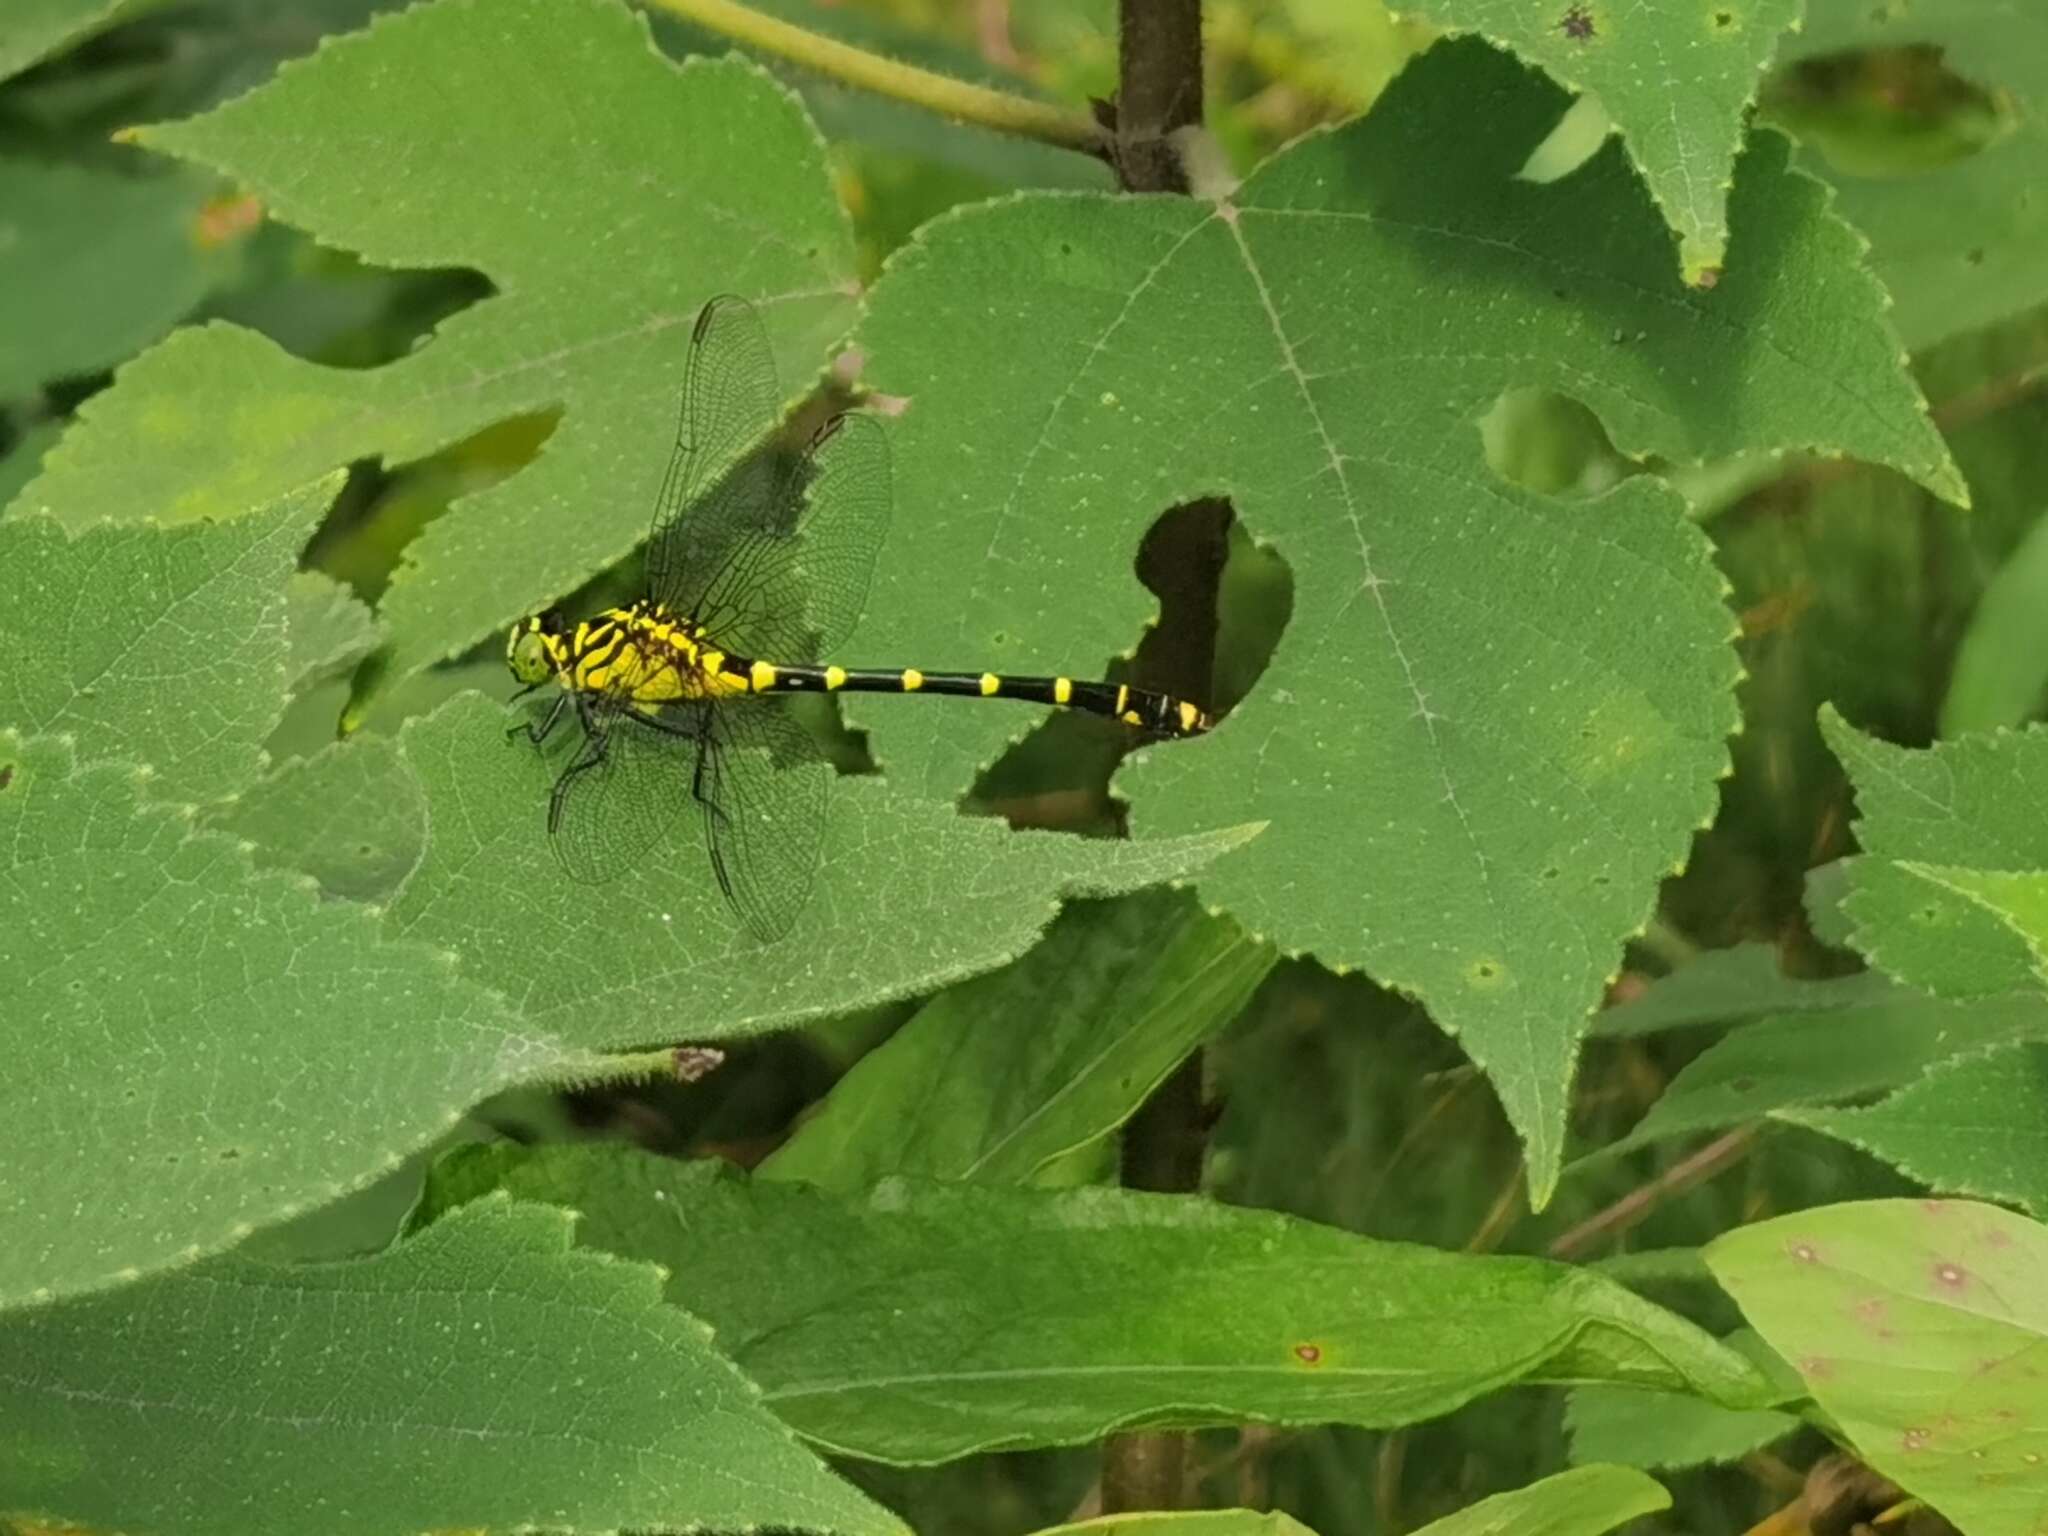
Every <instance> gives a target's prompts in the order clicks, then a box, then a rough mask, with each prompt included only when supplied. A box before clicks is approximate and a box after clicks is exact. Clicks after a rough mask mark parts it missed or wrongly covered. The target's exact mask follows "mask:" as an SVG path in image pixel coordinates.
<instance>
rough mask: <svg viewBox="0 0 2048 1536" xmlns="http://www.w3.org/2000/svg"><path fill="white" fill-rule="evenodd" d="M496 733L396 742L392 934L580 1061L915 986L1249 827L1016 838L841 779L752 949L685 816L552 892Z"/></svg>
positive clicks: (434, 723) (531, 764)
mask: <svg viewBox="0 0 2048 1536" xmlns="http://www.w3.org/2000/svg"><path fill="white" fill-rule="evenodd" d="M912 707H917V706H915V705H913V706H912ZM512 723H513V716H512V715H511V713H510V712H508V711H507V710H505V709H504V708H503V707H502V706H500V705H496V704H493V703H491V702H490V701H489V700H487V699H484V698H483V697H481V696H480V695H477V694H474V693H469V694H463V695H461V696H460V697H458V698H456V699H454V700H452V701H451V702H450V703H448V704H447V705H446V706H444V707H443V708H441V709H439V710H437V711H436V712H435V713H434V714H432V715H431V716H429V717H427V718H426V719H424V720H417V721H413V722H411V723H409V724H408V725H407V726H406V728H405V730H404V733H403V734H402V736H401V737H400V748H401V750H402V751H403V753H404V755H405V759H406V761H407V762H408V763H409V764H410V765H411V767H412V769H413V772H414V773H415V774H416V775H417V776H418V780H419V783H420V785H421V787H422V789H423V790H424V791H425V793H426V797H427V810H428V821H429V825H430V826H431V827H432V828H433V835H432V837H431V838H430V839H429V840H428V842H427V848H426V855H425V857H424V858H423V859H422V860H421V861H420V864H419V866H418V868H417V869H415V870H414V871H413V874H412V877H411V878H410V879H409V880H407V881H406V883H405V887H404V889H403V890H402V891H400V892H399V894H398V896H397V898H396V899H395V901H394V902H393V903H392V907H391V923H392V928H393V931H394V932H396V933H400V934H404V935H406V936H408V937H411V938H416V939H424V940H426V941H428V942H430V943H432V944H435V945H437V946H440V947H442V948H446V949H452V950H453V951H455V952H456V953H457V954H458V955H459V956H461V958H462V964H463V967H464V969H465V970H467V971H468V972H469V974H470V975H472V976H474V977H476V978H477V979H478V980H480V981H487V982H489V983H490V984H491V985H492V986H494V987H496V988H498V989H499V990H500V991H502V992H504V993H505V994H506V995H507V996H509V997H512V998H516V999H517V1000H518V1004H519V1009H520V1012H521V1014H522V1016H523V1017H525V1018H527V1019H529V1020H531V1021H533V1022H534V1024H535V1025H536V1026H537V1027H539V1028H541V1029H544V1030H546V1031H547V1032H548V1033H550V1034H559V1035H560V1036H561V1037H562V1038H563V1039H565V1040H573V1041H576V1042H577V1043H579V1044H581V1045H585V1046H588V1047H590V1048H592V1049H605V1048H613V1049H616V1048H619V1047H623V1046H630V1045H640V1044H646V1043H648V1042H651V1041H658V1042H664V1043H667V1042H672V1041H676V1040H691V1041H710V1040H725V1039H731V1038H734V1037H736V1036H742V1035H752V1034H760V1033H763V1032H765V1031H767V1030H771V1029H783V1028H787V1027H788V1026H790V1025H792V1024H795V1023H798V1022H800V1021H802V1020H804V1019H810V1018H821V1017H824V1016H825V1015H827V1014H832V1013H844V1012H847V1011H849V1010H851V1009H855V1008H863V1007H866V1006H868V1005H870V1004H873V1003H879V1002H886V1001H889V1000H890V999H893V998H898V997H905V996H909V995H911V994H914V993H918V992H927V991H934V990H936V989H937V988H939V987H943V986H949V985H951V984H952V983H954V982H956V981H962V980H965V979H966V978H967V977H969V976H972V975H974V974H975V973H977V972H979V971H985V970H992V969H994V968H995V967H997V966H999V965H1004V964H1007V963H1008V962H1009V961H1011V960H1014V959H1015V958H1016V957H1017V956H1018V955H1020V954H1022V953H1023V952H1024V951H1025V950H1027V949H1029V948H1030V947H1031V945H1032V944H1034V943H1035V942H1037V940H1038V937H1039V934H1040V933H1041V932H1042V931H1043V929H1044V927H1045V925H1046V924H1047V923H1049V922H1050V921H1051V920H1052V918H1053V916H1054V914H1055V913H1056V911H1057V910H1058V904H1059V901H1060V898H1061V897H1063V896H1071V895H1111V894H1118V893H1121V892H1125V891H1132V890H1137V889H1139V888H1141V887H1143V886H1147V885H1156V884H1158V883H1160V882H1162V881H1166V880H1178V879H1185V878H1186V877H1188V876H1190V875H1192V874H1194V873H1195V871H1197V870H1198V869H1200V868H1202V867H1203V866H1204V865H1206V864H1207V863H1208V862H1209V861H1210V860H1211V859H1214V858H1216V857H1217V856H1218V855H1220V854H1222V853H1225V852H1228V851H1229V850H1230V849H1232V848H1235V847H1237V846H1238V845H1240V844H1242V843H1244V842H1246V841H1248V840H1251V839H1252V838H1253V837H1254V836H1255V835H1256V833H1257V831H1258V828H1257V827H1256V826H1252V827H1238V828H1234V829H1229V830H1225V831H1220V832H1209V833H1204V834H1201V835H1198V836H1190V837H1181V838H1169V839H1155V840H1152V841H1149V842H1122V841H1114V840H1107V839H1103V840H1091V839H1083V838H1077V837H1066V836H1060V835H1057V834H1052V833H1042V832H1041V833H1022V834H1015V833H1011V832H1010V831H1009V830H1008V829H1007V828H1005V827H1003V826H1002V825H1001V824H999V823H994V822H990V821H986V820H975V819H970V818H967V817H964V816H960V815H957V814H956V813H955V812H954V811H953V810H952V809H951V808H950V807H948V806H942V805H934V804H932V803H930V802H928V801H914V800H910V799H908V798H906V797H905V796H903V795H902V794H900V793H897V792H895V791H894V790H892V789H891V788H890V787H889V786H888V785H887V784H886V783H883V782H882V781H880V780H878V779H875V778H850V779H843V780H841V781H840V783H839V785H838V787H837V789H836V790H835V791H834V797H833V803H832V809H831V823H830V826H829V828H828V837H827V843H826V849H825V854H824V861H823V864H822V866H821V868H820V869H819V871H818V879H817V884H816V886H815V887H814V889H813V890H812V893H811V899H810V904H809V906H808V907H807V908H806V909H805V911H804V914H803V916H802V917H801V918H800V919H799V920H798V923H797V927H796V930H795V932H794V933H793V934H791V935H790V936H789V937H788V938H786V939H784V940H783V941H781V942H780V943H777V944H774V945H763V944H761V943H760V942H759V941H758V940H755V939H753V938H752V937H750V936H749V935H748V934H747V933H746V932H745V931H744V930H743V929H741V928H740V927H739V925H738V923H737V921H736V920H735V919H734V918H733V916H732V913H731V912H730V910H729V909H728V908H727V907H726V905H725V902H724V898H723V897H722V896H721V895H720V894H719V890H718V886H717V883H716V882H715V880H714V879H713V877H712V872H711V863H710V860H709V859H708V858H707V857H706V856H705V854H704V852H703V848H702V846H701V843H700V841H699V838H700V834H699V832H698V828H697V822H696V820H695V817H694V815H693V814H686V815H685V816H684V817H681V818H678V822H677V830H676V831H675V832H674V833H672V834H671V838H670V841H669V843H668V844H667V845H666V847H657V848H656V849H654V850H653V851H652V852H650V853H649V855H648V856H647V857H646V858H645V859H643V860H641V861H640V863H639V865H638V867H636V868H633V869H622V870H620V872H619V878H618V880H617V881H616V882H614V883H612V884H610V885H607V886H605V887H603V888H602V890H594V889H593V888H592V887H590V886H586V885H578V884H576V883H574V882H572V881H569V880H566V879H564V878H563V876H562V871H561V866H560V864H559V863H558V862H557V861H556V858H555V855H554V853H553V852H552V851H551V850H550V849H549V847H548V840H547V832H546V822H547V803H548V792H549V789H550V787H551V786H552V784H553V782H554V776H555V773H556V771H558V769H559V767H560V764H559V762H556V763H553V764H551V763H550V761H549V760H548V758H546V757H545V756H543V754H541V753H539V752H536V751H535V750H534V749H533V748H532V747H531V746H530V745H528V744H527V743H526V742H524V741H519V740H507V738H506V734H505V732H506V728H507V726H508V725H509V724H512ZM688 792H689V786H688V784H687V782H679V783H678V785H677V793H678V794H683V795H687V794H688ZM885 891H886V892H887V893H888V899H887V903H886V906H884V904H883V902H882V900H881V896H880V893H881V892H885ZM679 1000H686V1003H687V1006H686V1007H684V1008H679V1007H678V1001H679Z"/></svg>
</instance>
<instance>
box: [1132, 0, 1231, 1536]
mask: <svg viewBox="0 0 2048 1536" xmlns="http://www.w3.org/2000/svg"><path fill="white" fill-rule="evenodd" d="M1117 48H1118V79H1117V101H1116V138H1115V143H1114V147H1113V149H1112V152H1111V163H1112V164H1114V165H1115V167H1116V172H1117V179H1118V180H1119V181H1120V182H1121V183H1122V185H1123V188H1124V190H1125V191H1127V192H1186V191H1187V189H1188V187H1187V177H1186V174H1185V172H1184V171H1183V170H1182V168H1181V162H1180V155H1179V152H1178V150H1177V148H1176V146H1175V145H1174V144H1173V142H1172V135H1173V134H1174V133H1175V132H1176V131H1177V130H1179V129H1182V128H1188V127H1192V126H1194V125H1196V124H1198V123H1200V122H1201V120H1202V7H1201V0H1122V5H1121V8H1120V15H1119V23H1118V29H1117ZM1229 526H1230V507H1229V505H1228V504H1227V503H1225V502H1220V501H1203V502H1196V503H1194V504H1193V505H1190V506H1184V507H1176V508H1174V509H1173V511H1172V512H1170V513H1169V514H1168V515H1167V516H1166V517H1164V518H1162V519H1160V521H1159V523H1158V525H1157V526H1156V527H1155V528H1154V529H1153V536H1152V537H1150V538H1148V539H1147V540H1146V541H1145V544H1146V547H1144V548H1141V549H1140V551H1139V554H1138V569H1139V573H1140V575H1141V576H1142V577H1143V578H1144V580H1145V583H1146V585H1147V586H1149V587H1151V588H1152V590H1153V591H1154V592H1156V593H1157V594H1158V595H1159V599H1160V627H1159V629H1158V630H1157V631H1155V632H1154V634H1153V635H1152V636H1151V637H1150V638H1152V639H1153V640H1156V641H1158V642H1160V643H1158V644H1156V645H1151V646H1147V647H1145V648H1144V651H1143V658H1144V659H1143V661H1142V662H1141V671H1142V673H1143V674H1144V677H1143V680H1144V681H1146V682H1148V683H1149V684H1150V685H1151V686H1154V687H1161V688H1164V689H1166V690H1167V691H1168V692H1170V693H1174V694H1177V695H1178V696H1179V697H1181V698H1192V699H1197V700H1200V701H1202V702H1204V703H1208V702H1212V701H1211V700H1210V697H1209V688H1210V682H1211V679H1212V678H1213V676H1214V673H1215V662H1216V589H1217V582H1218V578H1219V577H1220V576H1221V574H1222V570H1223V560H1224V554H1225V551H1226V550H1227V548H1228V545H1227V543H1226V535H1227V533H1228V530H1229ZM1202 1079H1203V1071H1202V1053H1201V1052H1200V1051H1199V1050H1197V1051H1195V1052H1194V1053H1193V1054H1192V1055H1190V1056H1189V1057H1188V1059H1187V1060H1186V1061H1184V1062H1182V1063H1181V1064H1180V1067H1179V1068H1178V1070H1176V1071H1175V1072H1174V1074H1173V1075H1172V1076H1171V1077H1169V1078H1167V1080H1166V1081H1165V1082H1163V1083H1161V1084H1160V1085H1159V1087H1158V1088H1156V1089H1155V1090H1153V1093H1152V1097H1151V1098H1149V1099H1147V1100H1146V1101H1145V1103H1144V1105H1143V1106H1142V1107H1141V1108H1140V1109H1139V1110H1138V1112H1137V1114H1136V1115H1134V1116H1132V1117H1131V1120H1130V1123H1129V1124H1128V1125H1126V1126H1125V1127H1124V1137H1123V1182H1124V1185H1125V1187H1127V1188H1130V1189H1149V1190H1158V1191H1163V1192H1167V1193H1172V1194H1192V1193H1194V1192H1195V1191H1196V1190H1197V1189H1198V1188H1199V1187H1200V1185H1201V1181H1202V1159H1203V1154H1204V1151H1205V1150H1206V1139H1207V1125H1206V1119H1205V1114H1204V1108H1203V1102H1202V1100H1203V1082H1202ZM1190 1450H1191V1440H1190V1437H1189V1436H1187V1435H1185V1434H1176V1433H1173V1432H1170V1431H1160V1430H1143V1431H1137V1432H1134V1433H1130V1434H1123V1435H1116V1436H1114V1437H1112V1438H1111V1440H1110V1442H1109V1444H1108V1445H1107V1446H1106V1447H1105V1448H1104V1451H1103V1465H1102V1507H1103V1510H1104V1512H1105V1513H1109V1514H1117V1513H1121V1512H1123V1511H1125V1510H1136V1509H1154V1510H1169V1509H1179V1508H1181V1507H1182V1506H1183V1505H1184V1504H1185V1503H1186V1502H1187V1495H1188V1466H1189V1461H1190Z"/></svg>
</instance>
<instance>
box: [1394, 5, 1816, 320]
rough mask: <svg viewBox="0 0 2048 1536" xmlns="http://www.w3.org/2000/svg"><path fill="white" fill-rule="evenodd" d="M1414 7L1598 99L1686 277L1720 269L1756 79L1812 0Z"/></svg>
mask: <svg viewBox="0 0 2048 1536" xmlns="http://www.w3.org/2000/svg"><path fill="white" fill-rule="evenodd" d="M1405 9H1407V10H1409V11H1410V12H1412V13H1413V14H1415V15H1417V16H1421V17H1424V18H1426V19H1427V20H1429V21H1431V22H1434V23H1435V24H1436V25H1437V26H1440V27H1444V28H1447V29H1448V30H1450V31H1453V32H1477V33H1480V34H1481V35H1482V36H1485V37H1488V38H1491V39H1493V40H1494V41H1496V42H1498V43H1500V44H1502V45H1503V46H1505V47H1508V48H1512V49H1514V51H1515V52H1517V53H1519V54H1520V55H1522V57H1524V58H1526V59H1529V60H1532V61H1533V62H1535V63H1537V64H1540V65H1542V66H1543V68H1544V70H1545V72H1546V73H1548V74H1549V75H1550V76H1551V78H1552V79H1554V80H1557V81H1558V82H1559V83H1561V84H1563V85H1566V86H1569V87H1570V88H1571V89H1573V90H1575V91H1590V92H1592V93H1593V95H1595V96H1596V97H1598V98H1599V102H1600V105H1601V107H1602V108H1603V109H1604V110H1605V111H1606V114H1607V118H1608V120H1609V121H1610V122H1611V123H1613V125H1614V127H1615V129H1616V130H1617V131H1618V132H1619V133H1620V134H1621V138H1622V142H1623V143H1624V144H1625V145H1626V146H1627V148H1628V153H1629V158H1630V159H1632V160H1633V161H1634V162H1635V163H1636V167H1637V169H1638V170H1639V171H1640V172H1641V173H1642V177H1643V180H1644V181H1645V182H1646V183H1647V184H1648V186H1649V189H1650V195H1651V197H1653V198H1654V199H1656V203H1657V208H1658V211H1659V212H1661V213H1662V214H1663V215H1664V221H1665V222H1666V223H1667V224H1669V225H1670V226H1671V228H1672V230H1673V231H1674V232H1675V233H1676V234H1677V235H1678V258H1679V263H1680V266H1681V268H1682V269H1683V272H1684V278H1685V281H1687V282H1689V283H1690V282H1701V281H1709V280H1711V278H1712V277H1714V276H1718V269H1719V267H1720V265H1721V263H1722V261H1723V260H1724V259H1725V257H1726V252H1727V247H1728V190H1729V186H1730V184H1731V183H1732V182H1733V180H1734V177H1735V161H1736V159H1737V156H1738V155H1739V153H1740V151H1741V148H1742V135H1743V130H1744V128H1745V127H1746V126H1747V118H1748V113H1749V108H1750V106H1751V105H1752V104H1753V103H1754V102H1755V100H1756V94H1757V84H1758V80H1759V79H1760V77H1761V75H1762V73H1763V71H1764V69H1765V68H1766V67H1767V66H1768V65H1769V64H1770V61H1771V57H1772V55H1773V54H1774V53H1776V51H1777V48H1778V43H1779V40H1780V38H1781V37H1782V36H1783V34H1784V32H1785V30H1786V28H1788V27H1794V26H1797V25H1798V24H1799V19H1800V13H1801V11H1802V10H1803V9H1804V0H1720V3H1718V4H1703V5H1634V6H1622V5H1608V4H1599V3H1594V4H1586V3H1581V0H1409V4H1408V5H1407V6H1406V7H1405Z"/></svg>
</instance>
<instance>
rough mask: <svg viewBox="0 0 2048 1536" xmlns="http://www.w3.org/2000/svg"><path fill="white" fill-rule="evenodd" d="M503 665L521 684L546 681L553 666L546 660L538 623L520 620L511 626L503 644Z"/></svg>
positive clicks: (546, 653) (546, 656) (543, 641)
mask: <svg viewBox="0 0 2048 1536" xmlns="http://www.w3.org/2000/svg"><path fill="white" fill-rule="evenodd" d="M505 664H506V665H507V666H508V667H510V668H511V669H512V675H513V676H514V677H516V678H518V679H519V681H520V682H522V683H528V684H532V683H541V682H546V681H547V679H548V677H549V675H550V674H551V673H552V672H553V671H554V666H553V664H552V663H551V662H550V661H549V659H548V646H547V641H546V640H544V639H543V638H542V637H541V627H540V625H539V623H538V622H536V621H535V620H533V619H521V620H520V621H519V622H518V623H517V624H515V625H513V626H512V634H511V637H510V638H509V639H508V640H507V641H506V643H505Z"/></svg>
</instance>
